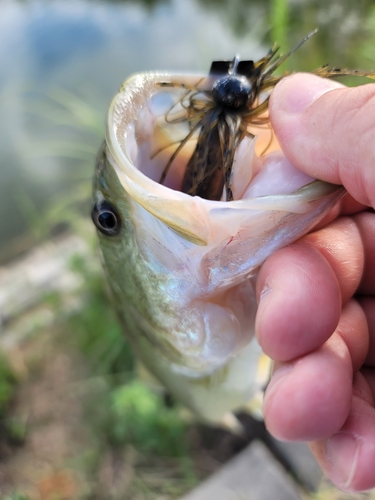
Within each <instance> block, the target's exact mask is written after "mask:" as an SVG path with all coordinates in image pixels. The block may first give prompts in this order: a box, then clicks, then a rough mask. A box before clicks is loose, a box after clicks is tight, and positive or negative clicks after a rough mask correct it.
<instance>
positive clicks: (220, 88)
mask: <svg viewBox="0 0 375 500" xmlns="http://www.w3.org/2000/svg"><path fill="white" fill-rule="evenodd" d="M251 90H252V87H251V83H250V82H249V80H248V79H247V78H246V76H240V75H225V76H222V77H221V78H218V79H217V80H216V82H215V83H214V85H213V87H212V97H213V99H214V101H215V102H216V104H217V105H218V106H221V107H224V108H230V109H239V108H245V107H246V104H247V102H248V100H249V97H250V95H251Z"/></svg>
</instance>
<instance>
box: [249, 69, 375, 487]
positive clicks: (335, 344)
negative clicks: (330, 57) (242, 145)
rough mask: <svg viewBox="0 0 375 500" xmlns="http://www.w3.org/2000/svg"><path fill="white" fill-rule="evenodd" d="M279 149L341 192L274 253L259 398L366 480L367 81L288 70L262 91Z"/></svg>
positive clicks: (372, 368)
mask: <svg viewBox="0 0 375 500" xmlns="http://www.w3.org/2000/svg"><path fill="white" fill-rule="evenodd" d="M269 109H270V119H271V123H272V126H273V129H274V131H275V134H276V136H277V138H278V140H279V142H280V146H281V149H282V151H283V153H284V154H285V156H286V157H287V158H288V159H289V160H290V161H291V162H292V163H293V164H294V165H295V166H296V167H297V168H298V169H300V170H302V171H304V172H306V173H307V174H309V175H311V176H312V177H315V178H318V179H322V180H325V181H328V182H331V183H334V184H342V185H343V186H344V187H345V188H346V190H347V191H348V194H347V195H346V196H345V198H344V199H343V200H342V202H341V203H340V204H339V205H338V206H337V207H335V209H334V210H333V212H332V214H330V222H329V220H328V221H327V220H325V221H324V224H321V225H320V228H319V229H317V230H315V231H314V232H312V233H310V234H308V235H307V236H305V237H304V238H302V239H301V240H299V241H297V242H296V243H294V244H292V245H290V246H288V247H286V248H283V249H281V250H279V251H278V252H276V253H275V254H273V255H272V256H271V257H270V258H269V259H268V260H267V261H266V262H265V263H264V264H263V266H262V268H261V270H260V273H259V278H258V282H257V295H258V301H259V309H258V313H257V319H256V334H257V338H258V341H259V343H260V344H261V346H262V347H263V349H264V351H265V353H266V354H268V355H269V356H270V357H271V358H272V359H274V361H275V363H274V373H273V376H272V380H271V382H270V384H269V386H268V388H267V391H266V394H265V399H264V416H265V422H266V425H267V428H268V429H269V431H270V432H271V433H272V434H273V435H274V436H275V437H277V438H278V439H281V440H294V441H298V440H300V441H307V442H308V444H309V446H310V448H311V450H312V452H313V453H314V455H315V457H316V459H317V460H318V462H319V464H320V466H321V467H322V469H323V471H324V472H325V473H326V474H327V476H328V477H329V478H330V479H331V480H332V481H333V482H334V483H335V484H336V485H337V486H338V487H339V488H341V489H344V490H346V491H352V492H354V491H362V490H366V489H370V488H373V487H375V408H374V406H375V213H374V210H373V209H374V207H375V84H368V85H362V86H359V87H356V88H347V87H344V86H343V85H341V84H339V83H338V82H335V81H332V80H326V79H322V78H319V77H317V76H314V75H310V74H304V73H298V74H295V75H292V76H290V77H287V78H284V79H283V80H282V81H281V82H280V83H279V84H278V85H277V86H276V88H275V89H274V91H273V93H272V96H271V100H270V108H269ZM327 222H328V225H327Z"/></svg>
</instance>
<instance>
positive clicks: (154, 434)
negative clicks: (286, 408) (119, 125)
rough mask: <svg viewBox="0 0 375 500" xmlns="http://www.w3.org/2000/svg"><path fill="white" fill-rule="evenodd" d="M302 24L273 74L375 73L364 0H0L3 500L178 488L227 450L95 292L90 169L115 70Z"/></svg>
mask: <svg viewBox="0 0 375 500" xmlns="http://www.w3.org/2000/svg"><path fill="white" fill-rule="evenodd" d="M316 27H318V28H319V31H318V33H317V35H315V36H314V37H313V38H312V39H310V40H309V41H308V43H306V44H305V45H304V46H303V47H302V48H301V49H300V50H298V51H297V52H296V53H294V54H293V55H292V56H291V57H290V59H289V60H288V61H287V63H285V64H284V68H282V70H285V69H288V70H289V71H296V70H303V71H308V70H311V69H314V68H317V67H319V66H321V65H323V64H326V63H329V64H330V65H332V66H335V67H350V68H361V69H375V55H374V51H373V46H374V44H375V29H374V28H375V5H374V3H373V2H372V1H370V0H332V1H330V2H327V1H326V0H233V1H231V2H227V1H226V0H138V1H136V0H0V63H1V66H0V67H1V70H0V117H1V121H0V130H1V133H0V214H2V216H1V219H0V221H1V222H0V328H1V335H0V355H1V359H0V498H1V499H3V500H5V499H8V500H10V499H13V500H16V499H18V500H21V499H24V500H27V499H28V500H34V499H43V500H49V499H51V500H52V499H55V500H62V499H81V498H82V499H89V498H90V499H114V500H120V499H132V500H138V499H140V500H142V499H159V500H161V499H165V500H167V499H174V498H179V497H180V496H182V495H183V494H184V493H185V492H187V491H189V490H190V489H192V488H193V487H194V486H195V485H196V484H198V483H199V482H200V481H201V480H202V479H203V478H205V477H206V476H208V475H209V474H210V473H212V472H213V471H215V470H217V468H218V467H220V464H221V463H223V462H225V460H227V459H228V458H230V457H231V456H232V455H233V454H234V453H235V452H236V451H238V450H239V449H241V446H243V444H242V443H241V442H239V441H238V439H237V440H236V439H231V438H229V437H228V436H227V435H226V434H225V433H223V432H221V431H217V433H216V434H215V433H214V431H212V430H210V429H205V428H202V427H201V426H199V425H196V424H194V423H192V422H191V420H190V419H189V417H188V416H187V415H186V414H185V413H184V410H183V409H181V408H179V407H178V406H177V405H174V404H171V403H170V401H168V400H166V399H165V397H164V396H163V394H162V392H161V391H160V389H159V388H157V387H153V385H154V382H153V381H151V380H150V381H148V382H145V381H144V380H145V376H140V374H139V368H137V365H136V363H135V362H134V359H133V357H132V355H131V352H130V351H129V349H128V347H127V345H126V342H125V340H124V339H123V338H122V335H121V331H120V327H119V325H118V323H117V320H116V318H115V316H114V314H113V312H112V309H111V306H110V303H109V301H108V299H107V296H106V291H105V287H104V284H103V277H102V274H101V270H100V264H99V255H98V251H97V245H96V240H95V234H94V231H93V228H92V227H91V222H90V220H89V211H90V192H91V177H92V173H93V169H94V164H95V156H96V152H97V150H98V149H99V147H100V144H101V142H102V140H103V137H104V124H105V117H106V112H107V109H108V106H109V104H110V101H111V98H112V97H113V96H114V94H115V93H116V92H117V90H118V88H119V87H120V85H121V83H122V82H123V80H125V79H126V78H127V77H128V76H129V75H131V74H132V73H136V72H140V71H149V70H172V71H176V72H180V71H187V72H201V73H205V72H207V71H208V69H209V67H210V64H211V61H212V60H214V59H232V58H233V56H234V55H235V54H240V56H241V57H242V58H245V59H254V60H256V59H259V58H261V57H263V56H264V55H265V53H266V52H267V50H268V49H269V48H270V46H271V45H272V43H273V42H275V41H276V42H278V43H279V44H280V45H281V48H282V51H283V52H284V53H285V52H287V51H288V50H290V49H291V48H293V47H294V46H295V45H296V44H297V43H298V42H299V41H300V40H301V39H302V38H304V36H305V35H306V34H307V33H309V32H310V31H312V30H313V29H314V28H316ZM345 83H346V84H357V83H358V82H357V81H353V80H350V79H349V80H348V79H347V80H345ZM124 415H126V418H124ZM259 432H261V431H259ZM314 495H315V494H313V493H306V498H314ZM316 495H318V494H316ZM316 495H315V496H316ZM319 495H320V496H319V498H337V499H338V498H352V497H353V498H354V496H348V495H344V494H343V493H339V492H338V491H337V490H335V489H334V488H331V487H330V486H326V487H325V489H324V491H323V490H321V491H320V493H319ZM322 495H323V496H322ZM361 497H362V496H361V495H358V498H361ZM316 498H318V496H316ZM366 498H367V496H366Z"/></svg>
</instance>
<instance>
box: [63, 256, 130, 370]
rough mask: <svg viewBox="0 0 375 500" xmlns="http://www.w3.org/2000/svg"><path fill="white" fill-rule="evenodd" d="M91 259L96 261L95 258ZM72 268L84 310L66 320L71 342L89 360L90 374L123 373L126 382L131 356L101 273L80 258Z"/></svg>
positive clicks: (75, 259) (77, 258)
mask: <svg viewBox="0 0 375 500" xmlns="http://www.w3.org/2000/svg"><path fill="white" fill-rule="evenodd" d="M92 258H93V259H99V257H98V256H97V255H93V256H92ZM71 265H72V268H73V270H74V271H75V272H76V273H78V274H79V275H80V276H81V277H82V278H83V283H84V285H83V287H82V288H81V290H80V296H81V297H82V299H83V307H82V308H80V309H79V310H78V311H77V312H76V313H74V314H72V315H71V316H70V317H69V319H68V326H69V328H70V330H71V331H72V332H74V336H73V337H74V338H73V340H74V342H76V344H77V346H78V348H79V349H80V350H81V351H82V352H83V353H84V355H85V357H86V359H87V360H88V361H89V363H90V366H91V370H92V373H93V375H115V374H124V375H125V379H127V378H129V377H131V376H132V374H133V372H134V357H133V354H132V352H131V349H130V347H129V345H128V343H127V342H126V340H125V338H124V336H123V335H122V331H121V326H120V324H119V322H118V320H117V318H116V316H115V313H114V311H113V308H112V305H111V303H110V298H109V296H108V293H107V291H106V289H105V285H104V280H103V276H102V273H100V272H98V270H97V269H96V268H93V266H90V263H89V262H88V260H87V259H85V258H83V257H78V256H76V257H75V258H74V259H73V260H72V263H71Z"/></svg>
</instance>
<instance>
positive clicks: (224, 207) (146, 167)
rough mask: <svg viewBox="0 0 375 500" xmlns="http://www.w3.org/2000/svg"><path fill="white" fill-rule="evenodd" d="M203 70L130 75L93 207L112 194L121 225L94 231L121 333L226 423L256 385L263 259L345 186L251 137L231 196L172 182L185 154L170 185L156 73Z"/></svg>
mask: <svg viewBox="0 0 375 500" xmlns="http://www.w3.org/2000/svg"><path fill="white" fill-rule="evenodd" d="M202 78H204V77H201V76H196V75H195V76H191V75H172V74H165V73H163V74H158V73H144V74H140V75H135V76H133V77H131V78H130V79H129V80H127V81H126V82H125V83H124V85H123V87H122V89H121V90H120V92H119V93H118V94H117V95H116V97H115V98H114V100H113V102H112V104H111V107H110V110H109V114H108V120H107V132H106V142H105V144H104V146H103V149H102V151H101V153H100V155H99V159H98V163H97V168H96V174H95V180H94V207H96V208H97V207H99V206H100V205H101V204H102V203H103V201H106V202H108V203H109V206H110V207H113V208H114V209H115V211H116V212H115V213H116V221H117V224H118V227H117V228H116V231H115V232H116V234H114V235H111V236H108V235H106V234H103V233H102V232H100V231H98V235H99V239H100V246H101V250H102V254H103V262H104V268H105V272H106V275H107V278H108V283H109V285H110V288H111V291H112V295H113V301H114V304H115V306H116V308H117V311H118V314H119V316H120V318H121V321H122V324H123V326H124V334H125V335H126V337H127V338H128V339H129V341H130V343H131V345H132V346H133V348H134V350H135V352H136V354H137V356H139V358H140V360H141V361H142V362H143V363H144V364H145V366H146V367H147V368H148V369H149V370H150V371H151V372H152V373H153V375H154V376H156V377H157V378H158V379H159V380H160V381H161V382H162V383H163V384H164V385H165V386H166V387H167V388H168V390H169V391H170V392H171V393H172V395H173V396H174V397H175V398H176V399H178V400H179V401H181V402H182V403H183V404H185V405H186V406H187V407H188V408H189V409H191V410H192V411H193V412H194V413H195V414H196V415H197V416H198V417H199V418H201V419H203V420H204V421H206V422H210V423H219V422H221V421H222V419H223V416H224V415H225V414H228V412H232V411H234V410H237V409H239V408H241V407H243V406H246V405H247V404H248V403H249V401H250V400H251V399H252V397H253V396H254V394H255V393H256V391H257V390H259V389H260V387H259V384H260V381H259V361H260V359H261V349H260V347H259V346H258V344H257V343H256V341H255V339H253V336H254V320H255V314H256V308H257V305H256V299H255V292H254V285H255V279H256V273H257V269H258V268H259V266H260V265H261V264H262V263H263V262H264V260H265V259H266V258H267V257H268V256H269V255H270V254H272V253H273V252H274V251H275V250H277V249H278V248H281V247H283V246H285V245H287V244H289V243H291V242H293V241H295V240H297V239H298V238H300V237H301V236H302V235H304V234H305V233H307V232H308V231H309V230H310V229H311V228H312V227H313V226H314V225H315V224H316V223H317V222H318V221H319V220H321V219H322V218H323V217H324V216H325V215H326V214H327V213H328V211H329V210H330V209H331V208H332V207H333V206H334V205H335V203H336V202H337V201H338V200H339V199H340V198H341V197H342V196H343V195H344V194H345V191H344V189H343V188H342V187H341V186H334V185H331V184H327V183H324V182H322V181H314V180H313V179H311V178H308V177H307V176H305V175H304V174H302V173H300V172H298V171H297V170H296V169H294V168H293V167H292V166H291V165H290V164H289V163H288V162H287V160H286V159H285V158H283V157H282V155H281V154H277V153H276V154H275V153H274V154H271V155H269V156H268V157H265V158H262V159H261V160H259V159H258V158H257V157H256V155H255V153H254V147H255V140H253V139H248V138H246V139H244V140H243V142H242V143H241V145H240V147H239V148H238V151H237V152H236V156H235V162H234V167H233V188H234V189H233V193H234V195H235V196H234V201H230V202H225V201H211V200H205V199H202V198H200V197H197V196H190V195H188V194H185V193H182V192H180V191H178V190H177V188H176V189H173V187H175V186H177V184H178V181H176V178H177V179H180V178H181V173H179V171H178V170H179V169H184V168H185V165H186V162H187V159H185V163H184V160H183V158H182V159H181V160H180V163H181V165H177V166H176V169H175V170H176V171H175V172H173V171H171V173H170V176H169V180H168V177H167V179H166V185H161V184H159V183H158V182H157V179H159V178H160V176H161V173H162V170H163V165H165V163H166V161H168V155H167V156H166V155H165V154H164V156H163V151H162V150H164V145H163V144H162V145H161V146H160V148H161V149H160V151H161V153H160V155H155V143H156V144H157V142H158V140H159V136H160V130H161V129H160V127H159V125H158V123H159V121H160V118H163V117H164V115H165V113H167V112H168V110H169V109H170V106H171V105H170V102H171V99H172V100H173V96H174V95H175V89H173V88H172V89H168V90H165V89H161V88H160V86H159V82H161V81H165V80H168V81H170V82H176V83H177V84H178V83H180V82H184V84H185V85H186V86H193V85H196V84H197V82H201V81H202ZM176 93H177V100H178V99H179V98H180V97H179V96H180V95H181V94H178V92H176ZM164 125H166V124H165V123H164ZM158 127H159V128H158ZM166 128H167V129H168V127H167V126H166ZM169 133H170V136H171V137H173V134H174V129H173V126H172V125H171V130H170V131H169V130H167V134H169ZM164 137H165V136H164ZM171 142H173V141H171ZM175 147H176V146H175ZM157 149H158V148H157V147H156V150H157ZM169 156H170V154H169ZM181 156H183V155H181ZM150 157H152V158H150ZM176 163H177V162H176ZM260 163H262V164H263V167H262V169H261V170H260V173H258V174H257V175H255V176H254V177H253V179H252V178H251V177H252V171H253V170H254V171H255V170H257V169H258V168H259V164H260ZM171 170H172V169H171ZM143 172H145V173H146V174H147V175H145V173H143ZM168 175H169V174H168ZM168 186H169V187H168ZM94 210H95V208H94Z"/></svg>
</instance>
